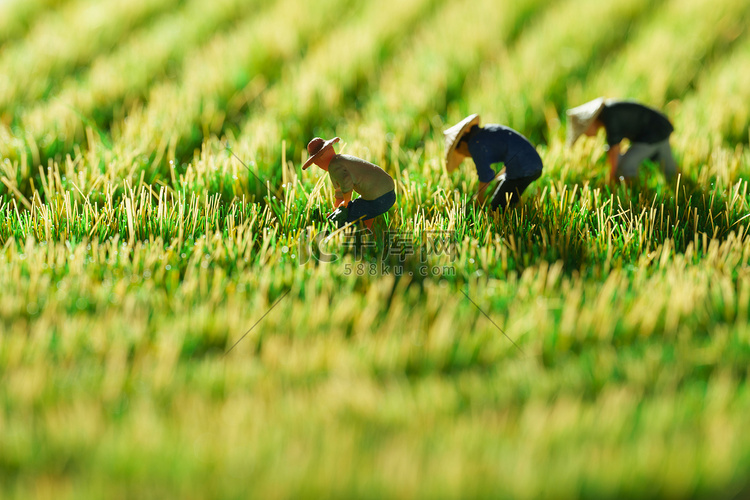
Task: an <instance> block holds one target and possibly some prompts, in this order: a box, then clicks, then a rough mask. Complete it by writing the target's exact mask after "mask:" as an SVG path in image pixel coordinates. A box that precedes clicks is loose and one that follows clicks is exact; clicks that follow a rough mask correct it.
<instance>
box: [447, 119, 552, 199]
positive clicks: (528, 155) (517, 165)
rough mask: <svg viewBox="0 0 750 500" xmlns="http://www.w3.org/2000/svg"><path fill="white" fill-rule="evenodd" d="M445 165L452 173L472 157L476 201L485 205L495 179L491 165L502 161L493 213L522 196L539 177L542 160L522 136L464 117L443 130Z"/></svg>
mask: <svg viewBox="0 0 750 500" xmlns="http://www.w3.org/2000/svg"><path fill="white" fill-rule="evenodd" d="M443 134H444V135H445V151H446V152H445V163H446V169H447V170H448V172H449V173H450V172H453V171H454V170H455V169H456V168H457V167H458V166H459V165H460V164H461V162H462V161H463V160H464V158H466V157H467V156H468V157H471V158H472V159H473V160H474V165H475V166H476V169H477V176H478V177H479V188H478V190H477V199H478V201H479V202H480V203H482V204H483V203H484V202H485V199H486V191H487V188H488V186H489V185H490V182H492V180H493V179H494V178H495V171H494V170H493V169H492V164H493V163H500V162H502V163H503V164H504V166H505V168H504V172H501V174H500V175H499V176H498V177H499V182H498V185H497V188H495V192H494V193H493V194H492V198H491V206H492V210H497V208H498V207H501V208H503V210H504V209H505V208H506V207H507V206H508V205H515V204H516V203H518V201H519V200H520V199H521V193H523V192H524V190H525V189H526V188H527V187H528V186H529V184H531V183H532V182H533V181H535V180H536V179H538V178H539V177H540V176H541V175H542V159H541V157H540V156H539V153H537V151H536V149H534V146H532V144H531V143H530V142H529V140H528V139H526V138H525V137H524V136H523V135H521V134H519V133H518V132H516V131H515V130H513V129H511V128H509V127H505V126H503V125H495V124H487V125H485V126H484V127H480V126H479V115H477V114H473V115H470V116H467V117H466V118H464V119H463V120H461V121H460V122H458V123H457V124H456V125H454V126H452V127H451V128H449V129H448V130H446V131H444V132H443Z"/></svg>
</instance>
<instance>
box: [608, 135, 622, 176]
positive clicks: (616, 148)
mask: <svg viewBox="0 0 750 500" xmlns="http://www.w3.org/2000/svg"><path fill="white" fill-rule="evenodd" d="M607 160H608V161H609V179H610V181H611V182H615V181H617V177H616V176H617V165H618V163H619V161H620V143H617V144H615V145H612V146H610V147H609V151H607Z"/></svg>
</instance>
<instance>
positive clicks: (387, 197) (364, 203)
mask: <svg viewBox="0 0 750 500" xmlns="http://www.w3.org/2000/svg"><path fill="white" fill-rule="evenodd" d="M395 202H396V193H395V191H390V192H388V193H386V194H384V195H383V196H380V197H379V198H376V199H374V200H365V199H363V198H361V197H360V198H357V199H356V200H354V201H352V202H351V203H349V217H348V218H347V220H346V221H347V222H353V221H356V220H360V221H364V222H365V225H367V221H368V220H371V219H374V218H375V217H377V216H378V215H381V214H384V213H386V212H387V211H388V210H389V209H390V208H391V207H392V206H393V204H394V203H395ZM370 225H372V222H370Z"/></svg>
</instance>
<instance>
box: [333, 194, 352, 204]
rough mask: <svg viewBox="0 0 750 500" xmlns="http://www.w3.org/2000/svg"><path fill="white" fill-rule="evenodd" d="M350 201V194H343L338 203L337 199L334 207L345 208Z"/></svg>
mask: <svg viewBox="0 0 750 500" xmlns="http://www.w3.org/2000/svg"><path fill="white" fill-rule="evenodd" d="M351 201H352V192H351V191H349V192H348V193H344V198H343V199H342V200H341V201H340V202H339V200H338V199H336V203H338V205H336V206H337V207H340V206H341V205H344V206H345V207H348V206H349V203H350V202H351Z"/></svg>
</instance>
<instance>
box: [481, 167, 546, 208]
mask: <svg viewBox="0 0 750 500" xmlns="http://www.w3.org/2000/svg"><path fill="white" fill-rule="evenodd" d="M541 175H542V173H541V172H539V173H538V174H536V175H532V176H529V177H521V178H519V179H507V178H506V179H503V180H501V181H500V183H499V184H498V186H497V188H496V189H495V193H494V194H493V195H492V204H491V206H492V210H497V209H498V208H502V209H503V210H505V209H506V208H507V207H508V206H512V205H515V204H516V203H518V202H519V201H520V200H521V193H523V192H524V191H525V190H526V188H527V187H529V184H531V183H532V182H534V181H535V180H537V179H538V178H539V177H541Z"/></svg>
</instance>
